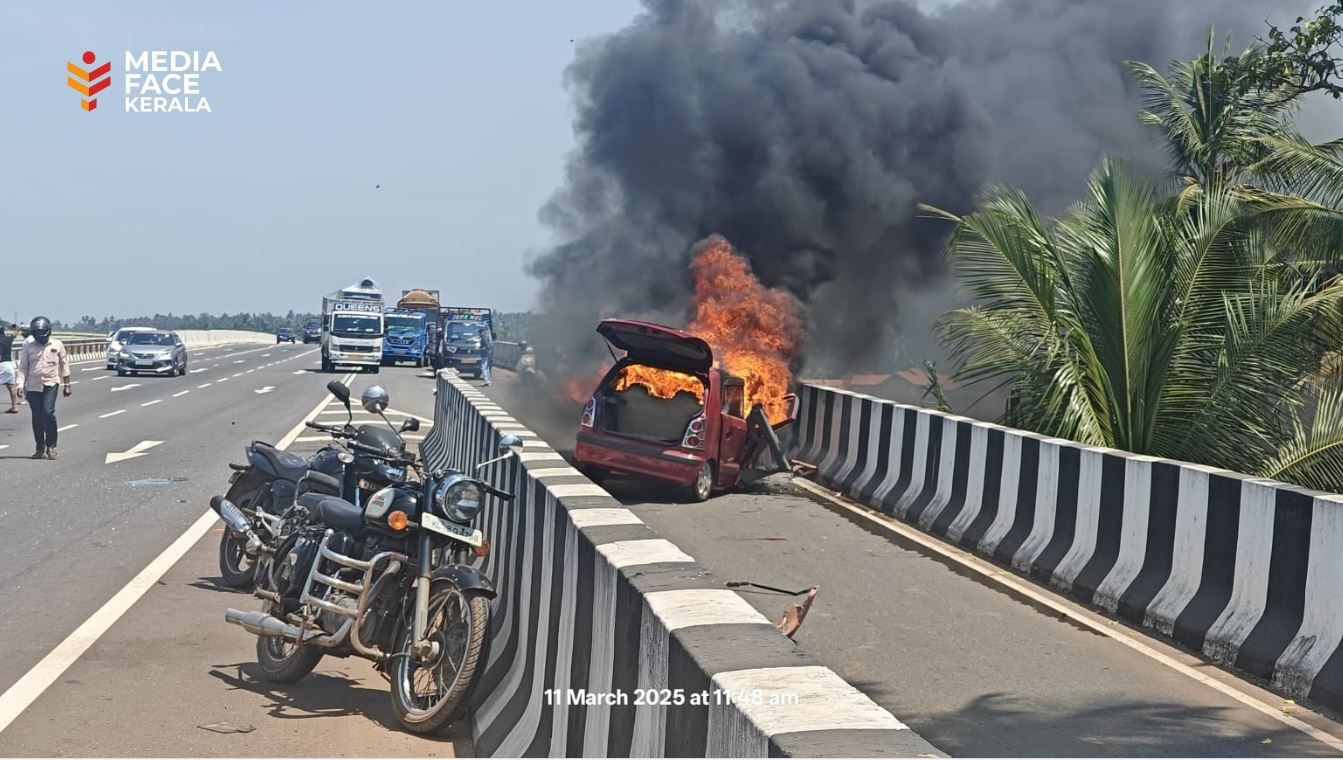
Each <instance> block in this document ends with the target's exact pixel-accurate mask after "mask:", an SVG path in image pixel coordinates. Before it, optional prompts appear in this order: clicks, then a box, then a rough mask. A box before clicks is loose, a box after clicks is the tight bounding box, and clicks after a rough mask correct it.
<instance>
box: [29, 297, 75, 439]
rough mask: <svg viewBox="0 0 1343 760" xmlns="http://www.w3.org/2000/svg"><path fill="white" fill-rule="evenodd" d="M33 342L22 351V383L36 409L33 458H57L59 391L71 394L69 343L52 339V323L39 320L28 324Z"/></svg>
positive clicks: (32, 406)
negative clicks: (67, 345)
mask: <svg viewBox="0 0 1343 760" xmlns="http://www.w3.org/2000/svg"><path fill="white" fill-rule="evenodd" d="M28 334H29V336H31V338H32V340H31V341H29V342H26V343H24V344H23V347H22V348H21V349H19V368H18V370H19V382H20V383H22V385H23V390H24V393H25V395H27V397H28V408H29V409H32V410H33V440H34V441H35V442H36V443H37V451H35V452H34V453H33V457H32V458H33V459H55V458H56V389H57V388H59V387H61V386H64V388H65V395H66V396H69V395H70V363H69V361H68V360H67V358H66V355H65V344H63V343H61V342H60V341H59V340H57V339H55V338H53V337H51V320H49V319H47V318H46V317H35V318H34V319H33V321H32V322H31V323H29V325H28Z"/></svg>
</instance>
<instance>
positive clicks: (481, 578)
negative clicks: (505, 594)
mask: <svg viewBox="0 0 1343 760" xmlns="http://www.w3.org/2000/svg"><path fill="white" fill-rule="evenodd" d="M433 577H434V580H438V579H447V580H450V581H452V583H453V584H455V585H456V586H457V588H459V589H461V590H462V591H475V592H478V593H480V594H481V595H483V596H484V597H485V598H486V599H493V598H495V597H496V596H498V594H497V593H496V592H495V590H494V584H493V583H491V582H490V579H489V578H486V577H485V574H484V573H482V572H480V571H479V570H477V569H475V568H474V567H471V566H470V565H444V566H442V567H440V568H438V569H437V570H435V571H434V575H433Z"/></svg>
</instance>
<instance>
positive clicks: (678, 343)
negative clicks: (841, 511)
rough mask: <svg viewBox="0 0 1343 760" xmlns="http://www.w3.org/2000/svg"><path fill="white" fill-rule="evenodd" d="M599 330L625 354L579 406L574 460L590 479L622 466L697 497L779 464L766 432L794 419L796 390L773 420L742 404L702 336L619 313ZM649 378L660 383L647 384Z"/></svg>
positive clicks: (739, 387)
mask: <svg viewBox="0 0 1343 760" xmlns="http://www.w3.org/2000/svg"><path fill="white" fill-rule="evenodd" d="M597 332H598V333H600V334H601V336H602V337H603V338H605V339H606V342H607V343H609V344H611V347H612V348H615V349H619V350H621V351H624V352H625V356H624V357H623V358H621V359H620V360H619V361H617V362H616V364H615V366H613V367H612V368H611V369H610V371H609V372H607V373H606V376H605V377H603V378H602V380H601V382H600V383H598V385H597V389H596V390H595V391H593V393H592V397H591V398H590V399H588V402H587V405H586V406H585V407H584V408H583V417H582V420H581V422H580V427H579V430H578V442H577V445H576V446H575V448H574V459H575V460H577V462H578V464H579V467H580V469H581V470H582V471H583V472H584V473H585V474H587V475H588V477H590V478H592V479H593V480H595V481H600V480H602V479H603V478H605V477H606V476H607V475H609V474H610V473H612V472H620V473H625V474H629V475H637V476H642V477H646V478H652V479H654V480H662V481H666V482H668V483H673V484H675V485H678V486H682V487H684V488H685V489H686V492H687V495H688V496H689V498H690V499H692V500H694V501H704V500H705V499H708V498H709V496H710V495H711V494H712V493H713V492H714V491H719V490H726V489H730V488H735V487H737V486H738V485H741V484H742V483H745V482H750V481H752V480H755V479H757V478H759V477H762V476H764V475H768V474H770V473H773V472H781V471H786V468H787V463H786V461H785V460H784V458H783V453H782V451H781V447H780V446H779V441H778V438H777V437H775V435H774V430H775V429H776V428H777V427H783V426H784V425H786V424H788V423H790V422H792V418H793V417H794V416H795V415H796V412H797V409H796V401H797V399H796V397H795V396H794V397H790V402H791V403H792V406H793V408H792V409H791V411H790V414H789V419H788V420H785V421H784V422H781V423H779V424H778V425H775V426H771V425H770V423H769V419H768V417H766V416H765V413H764V411H763V410H762V409H761V408H759V407H756V408H755V409H751V410H749V412H748V410H746V409H745V408H744V407H745V390H746V388H745V383H744V382H743V380H742V379H741V378H739V377H736V376H735V375H732V374H730V373H728V372H726V371H725V370H722V369H718V368H716V367H714V365H713V352H712V350H711V349H710V348H709V344H708V343H705V342H704V341H703V340H701V339H700V338H697V337H695V336H694V335H691V334H689V333H686V332H682V331H680V330H677V329H675V328H672V327H666V326H663V325H656V324H652V323H649V322H636V321H633V320H623V319H607V320H603V321H602V322H601V323H599V324H598V325H597ZM649 370H652V372H649ZM650 376H652V377H654V378H658V379H663V380H666V381H667V385H664V387H663V388H660V389H658V390H657V391H656V392H655V391H653V390H650V387H649V385H648V384H647V380H648V378H649V377H650ZM668 385H669V386H670V387H668ZM766 462H768V463H769V464H768V465H766V464H765V463H766Z"/></svg>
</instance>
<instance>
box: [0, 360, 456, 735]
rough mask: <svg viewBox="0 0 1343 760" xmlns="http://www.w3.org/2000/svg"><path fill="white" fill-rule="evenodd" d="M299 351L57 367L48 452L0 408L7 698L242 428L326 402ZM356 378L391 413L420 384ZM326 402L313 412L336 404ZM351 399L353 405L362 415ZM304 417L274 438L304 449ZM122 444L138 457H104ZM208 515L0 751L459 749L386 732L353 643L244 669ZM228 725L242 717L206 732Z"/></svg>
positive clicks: (264, 435) (418, 392)
mask: <svg viewBox="0 0 1343 760" xmlns="http://www.w3.org/2000/svg"><path fill="white" fill-rule="evenodd" d="M317 365H318V355H317V353H316V348H315V347H314V346H304V345H301V344H300V345H289V344H285V345H278V346H234V347H226V348H219V349H209V350H202V351H195V352H192V357H191V370H192V372H191V373H190V374H188V375H187V376H185V377H175V378H169V377H139V378H136V377H127V378H120V377H117V376H116V373H115V372H109V371H106V370H105V369H103V367H102V364H101V363H92V364H82V365H76V366H75V370H74V373H73V377H74V379H75V380H76V382H77V384H76V385H75V386H74V395H73V396H72V397H71V398H69V399H61V400H60V402H59V403H58V407H57V414H58V419H59V422H60V425H61V426H62V427H64V426H68V425H76V426H77V427H73V428H71V429H69V430H66V431H65V432H62V433H61V438H60V447H59V450H60V458H59V459H58V460H56V461H31V460H28V459H27V458H26V457H27V456H28V455H29V454H30V453H31V447H32V438H31V432H30V428H29V417H28V411H27V409H26V408H24V410H23V413H22V414H19V415H5V414H0V494H2V496H0V535H4V536H6V537H7V539H8V541H7V543H8V547H7V551H6V552H4V553H3V554H0V573H3V576H4V577H5V578H6V579H8V581H9V582H8V583H6V584H5V585H4V587H3V588H0V603H3V605H4V609H6V611H7V613H8V614H7V615H5V616H4V617H2V618H0V641H3V642H4V644H3V645H0V646H3V653H4V656H3V657H0V690H9V689H11V687H13V686H14V685H15V684H16V683H19V684H20V686H19V688H18V689H16V690H15V693H19V692H24V694H23V700H27V699H28V698H29V697H30V696H31V695H30V694H27V693H26V691H27V690H26V687H25V685H26V684H27V683H28V682H27V681H22V682H21V681H20V679H23V677H24V675H25V674H26V673H29V672H30V671H31V670H32V669H33V668H34V666H35V665H38V664H39V662H43V658H44V657H46V656H47V655H48V653H50V652H52V651H53V649H55V648H57V647H58V645H61V644H62V642H63V641H64V640H65V639H66V638H67V637H68V636H70V634H71V632H72V631H75V630H76V629H77V628H79V627H80V626H81V624H82V623H84V622H85V621H86V620H89V619H90V618H91V617H96V616H95V613H96V612H97V611H98V610H99V608H100V607H102V606H103V605H104V603H106V602H108V600H109V599H111V598H113V596H114V595H116V594H117V593H118V591H119V590H121V589H122V588H123V587H125V586H126V585H127V584H128V582H130V581H131V580H132V579H133V578H135V577H136V576H137V574H139V573H141V571H143V570H144V569H145V568H146V567H147V566H148V565H150V563H151V562H153V561H154V560H155V558H156V557H158V556H159V555H160V554H161V553H163V552H164V550H165V548H167V547H169V545H170V544H173V542H174V541H175V540H176V539H177V538H178V537H179V536H181V535H182V534H183V533H184V531H187V530H188V528H190V527H191V526H192V525H193V524H194V523H196V522H197V521H198V520H199V519H200V518H201V516H202V515H203V513H204V512H205V511H206V510H207V509H208V502H209V498H210V496H212V495H214V494H217V493H222V492H223V490H225V488H226V485H227V483H226V478H227V475H228V472H229V471H228V467H227V465H228V462H230V461H233V462H241V461H243V447H244V446H245V445H246V444H247V443H248V442H249V441H251V440H254V439H259V440H264V441H269V442H272V443H275V442H279V441H280V440H281V439H282V438H284V437H285V436H286V434H287V433H289V432H290V431H291V430H293V429H294V428H295V427H296V426H297V425H298V424H299V423H300V422H301V421H302V420H303V419H304V418H305V417H306V416H308V415H309V414H310V413H311V412H313V410H314V408H315V407H317V405H318V404H319V403H323V400H324V399H328V400H329V399H330V397H329V396H327V395H326V390H325V385H326V383H327V382H328V381H329V380H331V379H335V378H341V377H345V376H346V374H345V373H340V374H323V373H320V372H317V371H316V369H317ZM373 384H380V385H382V386H383V387H385V388H387V389H388V391H389V393H390V394H391V407H392V408H393V409H397V410H400V412H402V413H403V414H395V415H389V416H390V417H391V418H392V420H393V422H396V423H399V422H400V421H401V419H403V418H404V414H405V413H408V414H414V415H416V416H421V417H423V418H424V419H425V420H426V421H428V420H430V419H432V411H433V406H432V404H433V396H432V388H433V382H432V380H430V379H429V378H428V377H427V376H426V373H424V372H423V371H421V370H415V369H413V368H408V367H407V368H384V369H383V370H382V372H381V373H380V374H378V375H372V374H363V375H357V376H354V377H353V380H352V381H351V386H352V388H353V390H354V393H355V396H356V399H357V397H358V394H359V393H361V392H362V391H363V389H364V388H366V387H368V386H369V385H373ZM331 403H332V406H327V407H324V408H323V409H322V410H321V411H320V413H319V414H318V416H317V419H321V420H324V421H328V422H335V421H340V420H343V419H344V417H343V408H341V407H339V406H338V405H335V403H334V400H332V401H331ZM356 410H357V411H358V412H359V414H358V415H357V417H356V422H370V421H373V420H374V419H375V418H373V417H372V416H371V415H368V414H367V413H363V412H362V410H358V406H357V404H356ZM428 427H429V425H428V424H425V427H424V429H423V430H421V431H420V433H419V434H418V435H419V436H422V435H423V434H424V433H426V432H427V431H428ZM313 432H314V431H309V430H304V431H302V432H300V433H299V434H298V436H297V438H296V439H295V440H294V442H293V443H292V444H291V445H290V447H289V450H290V451H294V452H295V453H298V454H307V453H310V452H311V451H315V450H316V449H317V448H318V447H319V446H320V445H321V442H320V440H316V439H317V438H319V437H318V436H316V435H309V434H310V433H313ZM137 445H138V446H139V449H138V450H137V449H136V447H137ZM128 452H137V453H142V456H136V457H129V458H124V459H120V460H117V461H110V460H109V454H111V455H116V454H126V453H128ZM111 459H113V460H116V457H115V456H113V457H112V458H111ZM220 530H221V528H220V526H219V524H215V526H214V527H213V529H211V531H210V532H208V533H206V534H205V536H204V537H203V538H201V539H200V540H199V541H198V542H196V543H195V544H194V545H192V546H191V547H190V549H189V550H188V551H186V553H185V555H184V556H183V557H182V558H181V560H180V561H178V562H176V564H174V565H172V566H171V569H169V570H168V571H167V572H166V573H165V574H164V575H163V576H162V577H161V578H159V579H157V581H156V582H154V583H153V584H152V586H151V587H150V588H149V590H148V591H147V592H146V593H145V594H144V596H143V597H141V598H140V599H139V601H138V602H136V603H135V604H134V606H132V607H131V608H130V609H129V610H128V611H126V613H125V614H124V615H122V616H121V617H120V618H119V619H117V620H116V621H115V623H113V624H112V625H111V626H110V628H108V629H107V630H106V631H105V632H101V635H100V636H98V638H97V639H96V641H94V642H93V644H92V646H90V647H89V648H88V649H87V651H85V652H84V653H83V654H82V656H80V657H79V658H78V659H77V660H76V661H74V662H73V664H70V665H69V667H68V668H67V669H65V670H64V671H63V672H60V673H59V675H58V677H57V678H56V680H55V682H54V683H52V684H51V686H50V687H49V688H47V689H45V691H43V692H42V693H41V694H40V695H39V696H37V697H36V699H35V700H33V701H32V702H31V704H30V705H28V706H27V709H26V710H24V711H23V712H22V714H20V715H19V716H18V717H17V718H16V719H14V720H13V722H12V723H10V724H9V726H8V727H7V728H5V729H4V730H3V731H2V732H0V755H4V756H51V755H61V756H130V755H147V756H240V755H241V756H246V755H254V756H255V755H261V756H344V755H354V756H388V755H413V756H427V757H434V756H438V757H442V756H454V755H457V756H462V755H466V754H469V751H470V747H469V742H468V740H467V738H466V737H465V736H464V732H463V731H461V730H456V731H455V732H452V733H449V735H448V736H446V737H444V738H441V739H437V740H428V739H422V738H418V737H414V736H411V735H409V734H406V733H404V732H402V731H400V730H398V729H397V728H396V726H395V720H394V718H393V715H392V711H391V705H390V699H389V697H388V695H387V688H386V681H385V680H384V679H383V678H382V677H381V676H379V675H378V674H377V673H376V672H375V671H374V670H373V669H372V667H371V665H370V664H368V663H366V662H364V661H363V660H358V659H344V660H342V659H334V658H328V659H327V660H324V661H323V662H322V663H321V664H320V665H319V666H318V668H317V670H316V671H315V672H314V673H313V675H311V676H309V677H308V678H307V679H305V680H304V681H302V682H300V683H299V684H297V685H295V686H293V687H286V688H274V687H272V686H270V685H268V684H265V683H264V682H260V681H258V680H257V679H256V677H255V670H254V669H253V666H252V663H253V662H254V661H255V637H253V636H252V635H251V634H248V633H246V632H245V631H243V630H242V629H241V628H238V627H236V626H232V625H227V624H226V623H224V619H223V618H224V609H225V608H226V607H229V606H233V607H239V608H243V609H254V608H258V607H257V605H258V602H257V600H255V599H254V598H253V597H252V596H251V595H250V594H239V593H235V592H232V591H229V590H227V589H223V588H221V587H220V586H219V585H218V583H217V581H218V575H219V572H218V560H217V556H218V542H219V536H220ZM48 662H49V661H48ZM23 700H21V702H22V701H23ZM0 717H3V716H0ZM220 724H226V725H220ZM202 726H212V728H202ZM230 726H232V727H233V728H235V729H236V728H242V729H245V730H246V729H250V730H246V731H245V732H232V733H220V732H219V731H220V730H223V731H230V730H232V729H231V728H230Z"/></svg>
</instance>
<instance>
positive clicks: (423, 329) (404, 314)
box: [382, 288, 438, 367]
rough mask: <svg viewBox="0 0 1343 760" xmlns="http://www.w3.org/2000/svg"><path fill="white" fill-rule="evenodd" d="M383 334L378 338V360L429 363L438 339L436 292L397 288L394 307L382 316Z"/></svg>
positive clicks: (418, 365) (392, 362)
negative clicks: (384, 330) (379, 355)
mask: <svg viewBox="0 0 1343 760" xmlns="http://www.w3.org/2000/svg"><path fill="white" fill-rule="evenodd" d="M384 319H385V323H386V324H385V325H384V326H385V328H386V331H387V334H386V335H385V336H384V337H383V341H382V363H383V364H395V363H397V362H403V361H411V362H415V366H416V367H423V366H425V365H426V364H429V363H430V361H431V357H432V356H433V353H434V347H435V345H436V344H437V342H438V291H437V290H428V289H425V288H418V289H415V290H403V291H401V300H400V301H397V302H396V308H392V309H387V311H386V314H385V315H384Z"/></svg>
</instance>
